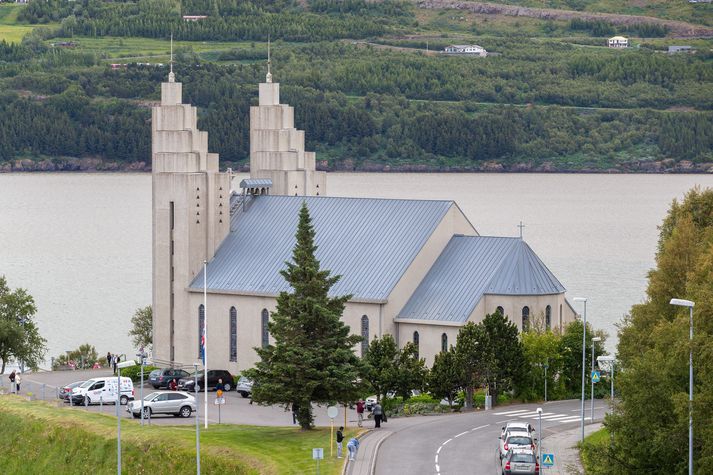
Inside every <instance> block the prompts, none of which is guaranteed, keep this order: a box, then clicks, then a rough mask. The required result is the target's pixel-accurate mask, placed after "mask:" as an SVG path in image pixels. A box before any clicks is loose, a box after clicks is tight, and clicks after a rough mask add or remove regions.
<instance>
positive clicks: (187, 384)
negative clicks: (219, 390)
mask: <svg viewBox="0 0 713 475" xmlns="http://www.w3.org/2000/svg"><path fill="white" fill-rule="evenodd" d="M219 379H222V380H223V390H224V391H230V390H231V389H233V387H234V386H233V375H232V374H230V373H229V372H228V371H226V370H224V369H209V370H208V389H215V385H216V384H218V380H219ZM194 384H195V376H194V375H188V376H186V377H185V378H183V379H181V380H180V381H179V382H178V389H180V390H182V391H187V392H193V391H196V390H197V391H200V390H201V389H203V387H204V385H205V373H204V372H203V371H199V372H198V388H197V389H196V388H194V387H193V386H194Z"/></svg>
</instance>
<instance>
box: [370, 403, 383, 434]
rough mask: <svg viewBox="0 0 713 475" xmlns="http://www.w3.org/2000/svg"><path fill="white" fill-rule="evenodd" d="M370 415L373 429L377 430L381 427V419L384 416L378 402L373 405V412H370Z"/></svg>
mask: <svg viewBox="0 0 713 475" xmlns="http://www.w3.org/2000/svg"><path fill="white" fill-rule="evenodd" d="M372 414H374V428H375V429H378V428H380V427H381V418H382V417H383V416H384V411H383V409H381V404H379V403H378V402H377V403H376V404H374V410H373V411H372Z"/></svg>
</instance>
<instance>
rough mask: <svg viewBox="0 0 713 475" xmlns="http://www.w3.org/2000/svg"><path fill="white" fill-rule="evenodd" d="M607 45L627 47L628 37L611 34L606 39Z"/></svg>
mask: <svg viewBox="0 0 713 475" xmlns="http://www.w3.org/2000/svg"><path fill="white" fill-rule="evenodd" d="M607 46H608V47H610V48H628V47H629V39H628V38H624V37H623V36H612V37H611V38H609V40H608V41H607Z"/></svg>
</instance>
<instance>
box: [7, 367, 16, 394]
mask: <svg viewBox="0 0 713 475" xmlns="http://www.w3.org/2000/svg"><path fill="white" fill-rule="evenodd" d="M8 378H10V392H11V393H14V392H15V370H12V373H10V376H8Z"/></svg>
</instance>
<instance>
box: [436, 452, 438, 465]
mask: <svg viewBox="0 0 713 475" xmlns="http://www.w3.org/2000/svg"><path fill="white" fill-rule="evenodd" d="M436 465H438V454H436Z"/></svg>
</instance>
